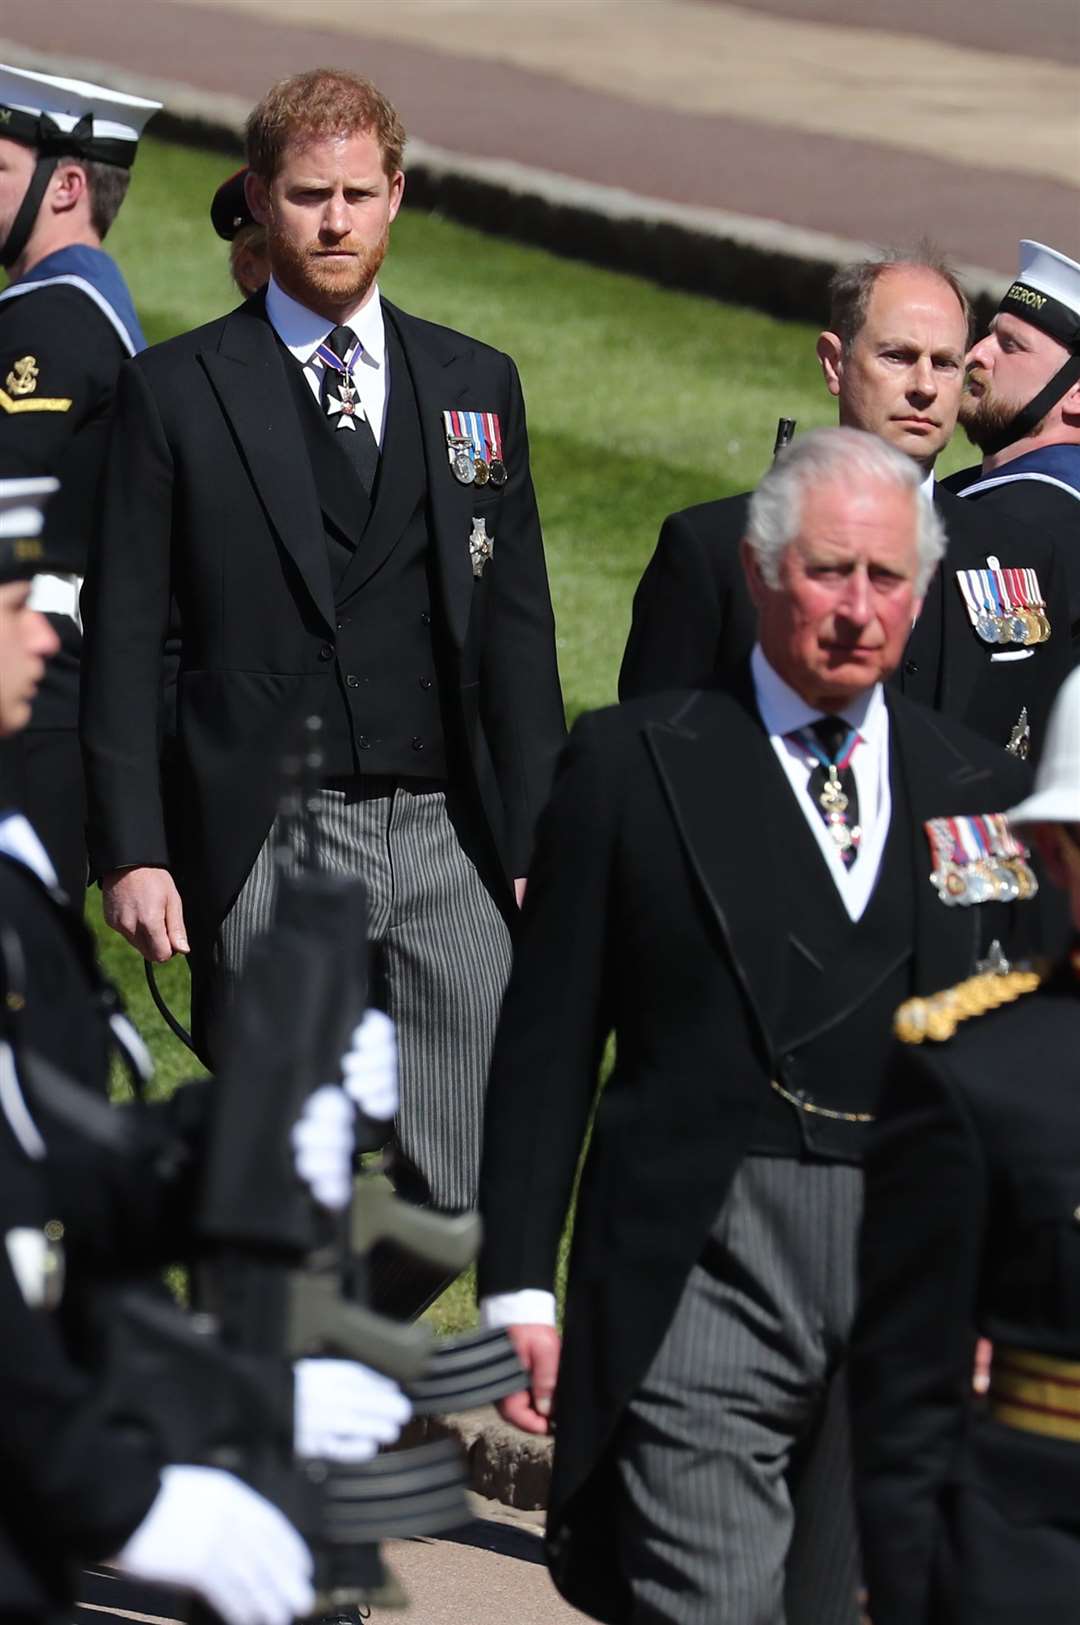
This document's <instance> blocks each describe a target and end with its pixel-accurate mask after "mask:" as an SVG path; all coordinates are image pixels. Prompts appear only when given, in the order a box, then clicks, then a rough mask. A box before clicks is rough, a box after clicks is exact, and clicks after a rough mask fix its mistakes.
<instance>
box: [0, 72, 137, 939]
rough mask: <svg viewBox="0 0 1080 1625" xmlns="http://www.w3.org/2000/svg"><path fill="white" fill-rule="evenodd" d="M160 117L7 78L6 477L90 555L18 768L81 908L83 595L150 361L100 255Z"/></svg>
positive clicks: (43, 601) (37, 597)
mask: <svg viewBox="0 0 1080 1625" xmlns="http://www.w3.org/2000/svg"><path fill="white" fill-rule="evenodd" d="M159 106H160V103H158V102H152V101H145V100H143V99H142V98H141V97H137V96H124V95H121V94H119V93H118V92H116V91H113V90H106V89H103V88H102V87H101V86H99V85H90V84H84V83H82V82H81V81H79V80H75V79H57V78H54V77H53V76H52V75H50V74H43V73H30V72H27V71H25V70H23V69H18V68H11V67H6V66H3V65H0V260H2V262H3V264H4V267H5V268H6V270H7V273H8V276H9V278H10V282H9V285H8V287H7V288H6V289H5V291H4V292H3V293H0V473H5V474H8V475H11V474H12V473H14V472H17V471H22V470H25V469H33V471H34V472H36V473H42V472H49V473H53V474H56V475H58V476H59V477H60V478H61V480H62V482H63V488H62V492H61V494H60V496H59V497H58V499H57V501H56V502H55V503H54V504H53V505H52V508H51V510H50V518H49V522H50V526H51V527H55V528H56V529H57V531H58V532H59V531H63V532H65V533H66V534H69V535H70V536H71V537H72V538H74V539H77V541H78V543H79V547H78V549H77V553H78V557H76V558H75V560H74V561H73V562H74V563H75V565H76V566H77V571H76V573H73V574H69V575H65V576H58V575H48V576H44V575H43V576H42V577H40V578H39V579H38V581H37V582H36V583H35V586H34V596H33V603H34V607H35V608H36V609H40V610H42V611H43V612H44V613H45V614H47V615H48V617H49V619H50V621H51V623H52V625H53V628H54V630H55V631H56V632H57V634H58V635H59V637H60V645H61V647H60V652H59V654H58V655H57V657H56V659H55V660H54V661H53V662H52V664H51V665H50V667H49V668H48V671H47V674H46V677H45V681H44V683H43V684H42V686H41V689H40V690H39V693H38V696H37V700H36V701H35V704H34V711H33V715H32V717H31V720H30V727H29V729H28V730H27V731H26V732H25V733H24V734H23V735H22V737H21V738H20V740H19V741H18V745H17V747H15V748H14V749H13V750H12V751H10V752H9V754H10V755H11V757H12V761H11V762H10V763H8V764H7V766H8V772H9V775H10V774H11V772H12V771H16V772H18V774H19V775H20V777H21V784H20V785H19V786H18V791H19V796H20V800H21V803H22V805H23V807H24V809H25V810H26V812H27V814H28V815H29V817H30V818H31V820H32V822H33V823H34V825H35V827H36V828H37V829H38V831H39V832H40V834H41V837H42V840H43V841H44V843H45V846H46V849H47V851H48V853H49V856H50V858H51V860H52V862H53V864H54V865H55V867H56V870H57V873H58V874H59V877H60V882H61V885H62V887H63V889H64V891H65V892H66V893H67V894H68V896H69V898H70V899H71V901H72V903H73V904H74V905H75V906H76V907H77V908H81V906H82V897H83V890H84V887H85V883H86V842H85V836H84V829H83V826H84V824H85V797H84V792H83V781H82V766H81V762H80V759H79V738H78V714H79V661H80V655H81V650H82V624H81V620H80V615H79V586H80V578H81V576H82V575H83V573H84V570H85V562H86V549H87V546H88V544H89V539H90V527H91V525H92V523H93V516H94V514H95V512H96V508H97V489H98V480H99V476H100V471H101V467H102V464H103V461H104V455H105V438H106V436H105V430H106V425H107V421H108V418H109V415H110V413H111V410H112V401H113V393H114V390H115V387H116V378H117V374H118V372H119V370H120V365H121V363H122V362H123V361H124V360H126V359H127V357H128V356H132V355H134V354H135V353H136V352H137V351H139V350H142V349H144V348H145V340H144V338H143V335H142V332H141V330H140V328H139V323H138V319H137V318H136V315H135V308H134V306H133V304H132V302H131V295H130V294H129V292H128V290H127V287H126V285H125V283H124V279H123V277H122V276H121V274H120V271H119V269H118V267H117V265H116V263H115V261H113V260H112V259H111V258H110V257H109V255H108V254H106V253H105V251H104V250H103V248H102V246H101V243H102V239H103V238H104V237H105V235H106V233H107V232H108V230H109V227H110V226H111V225H112V223H113V220H114V219H115V217H116V214H117V211H118V210H119V208H120V205H121V203H122V202H123V199H124V194H125V192H126V191H127V185H128V179H129V171H130V167H131V164H132V162H133V161H134V158H135V153H136V149H137V145H138V140H139V136H140V133H141V131H142V128H143V125H144V124H145V123H146V121H147V119H148V118H149V117H150V116H151V114H153V113H155V112H156V111H157V110H158V107H159Z"/></svg>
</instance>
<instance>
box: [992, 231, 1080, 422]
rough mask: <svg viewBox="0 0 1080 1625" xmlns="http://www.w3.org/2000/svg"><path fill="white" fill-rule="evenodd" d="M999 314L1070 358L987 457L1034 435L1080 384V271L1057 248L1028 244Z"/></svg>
mask: <svg viewBox="0 0 1080 1625" xmlns="http://www.w3.org/2000/svg"><path fill="white" fill-rule="evenodd" d="M998 314H999V315H1009V316H1016V317H1018V318H1019V320H1020V321H1022V322H1028V323H1029V324H1030V325H1031V326H1032V327H1037V328H1039V329H1040V331H1041V332H1043V333H1048V334H1049V335H1050V337H1051V338H1053V339H1056V340H1057V341H1058V343H1059V344H1063V345H1064V346H1065V348H1066V349H1067V350H1068V351H1069V352H1070V353H1069V355H1068V357H1067V358H1066V360H1065V362H1064V363H1063V365H1062V366H1061V367H1059V368H1058V370H1057V372H1056V373H1055V374H1054V376H1053V377H1052V378H1051V379H1050V380H1049V382H1048V383H1047V384H1045V385H1044V387H1043V388H1042V389H1041V390H1040V391H1039V393H1038V394H1037V395H1036V396H1035V398H1034V400H1031V401H1029V402H1028V403H1027V405H1026V406H1024V407H1022V408H1021V410H1020V411H1019V412H1018V413H1017V414H1016V416H1015V417H1014V418H1013V419H1012V421H1011V423H1009V424H1008V425H1007V426H1006V428H1004V429H1003V430H1002V431H1001V434H1000V435H999V436H998V438H997V440H996V441H995V442H992V443H991V444H988V445H984V446H983V449H984V451H988V452H991V453H995V452H998V451H1001V450H1002V449H1003V447H1005V446H1011V445H1013V444H1014V443H1015V442H1016V441H1017V440H1022V439H1023V438H1024V437H1025V435H1028V434H1030V433H1031V431H1032V429H1034V427H1035V425H1036V424H1037V423H1039V422H1041V420H1042V419H1043V418H1044V417H1045V416H1046V414H1047V412H1049V410H1050V408H1051V407H1052V406H1056V405H1057V403H1058V401H1060V399H1061V397H1062V396H1063V395H1064V394H1066V392H1067V391H1068V390H1070V389H1071V388H1072V386H1073V384H1075V383H1076V381H1077V379H1080V265H1078V264H1077V263H1076V261H1075V260H1071V259H1069V258H1068V256H1067V255H1065V254H1060V253H1058V251H1057V249H1056V248H1048V247H1047V246H1046V244H1045V243H1035V242H1031V241H1030V240H1029V239H1028V238H1024V239H1023V240H1022V241H1021V243H1020V269H1019V271H1018V272H1017V274H1016V278H1015V280H1014V281H1013V282H1012V283H1011V284H1010V286H1009V287H1008V289H1007V290H1006V293H1005V297H1004V298H1003V299H1002V301H1001V304H1000V305H999V306H998Z"/></svg>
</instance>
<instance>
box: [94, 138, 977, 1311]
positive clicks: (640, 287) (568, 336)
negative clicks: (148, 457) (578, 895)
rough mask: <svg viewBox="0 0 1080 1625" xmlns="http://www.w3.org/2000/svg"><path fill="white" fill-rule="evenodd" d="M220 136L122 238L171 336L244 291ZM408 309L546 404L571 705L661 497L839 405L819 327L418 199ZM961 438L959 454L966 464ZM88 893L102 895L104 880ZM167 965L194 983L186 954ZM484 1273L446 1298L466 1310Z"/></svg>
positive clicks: (410, 243)
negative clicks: (583, 261)
mask: <svg viewBox="0 0 1080 1625" xmlns="http://www.w3.org/2000/svg"><path fill="white" fill-rule="evenodd" d="M231 167H233V166H231V165H230V163H229V160H228V159H225V158H222V157H221V156H220V155H216V154H214V155H212V154H205V153H199V152H194V151H191V150H188V149H185V148H181V147H171V146H167V145H164V144H162V143H159V142H154V141H147V142H145V143H144V144H143V147H142V148H141V149H140V156H139V160H138V163H137V164H136V166H135V171H134V178H133V182H132V190H131V195H130V197H129V199H128V202H127V204H126V205H125V208H124V210H123V213H122V215H121V218H120V221H119V223H118V225H117V226H116V228H115V230H114V231H113V233H112V235H111V237H110V240H109V247H110V249H111V250H112V251H113V253H114V254H115V255H116V257H117V259H118V260H119V261H120V263H121V265H122V266H123V268H124V271H125V273H126V275H127V277H128V280H129V282H130V285H131V288H132V291H133V294H134V296H135V301H136V304H137V306H138V308H139V311H140V314H141V316H142V319H143V322H144V326H145V328H146V332H147V336H148V338H149V339H150V341H151V342H152V343H153V342H156V341H159V340H161V339H165V338H168V337H169V336H170V335H172V334H174V333H177V332H180V331H183V330H184V329H185V328H188V327H192V326H194V325H196V324H198V323H200V322H203V321H207V320H209V319H211V318H212V317H214V316H216V315H219V314H220V313H221V312H223V311H224V310H226V309H228V308H229V307H230V306H231V305H232V304H234V303H235V298H234V295H233V292H232V288H231V284H230V282H229V280H228V276H227V271H226V259H225V248H224V245H223V244H221V243H220V242H219V241H218V240H217V238H216V237H215V236H214V235H213V232H212V230H211V227H210V223H209V214H208V210H209V200H210V197H211V195H212V193H213V191H214V189H215V187H216V186H217V184H218V183H219V181H220V180H221V179H222V178H223V177H224V176H225V175H226V174H227V173H229V171H230V168H231ZM380 281H381V286H382V288H383V290H384V292H385V293H386V295H387V296H388V297H389V298H390V299H393V300H394V301H396V302H397V303H400V304H401V305H402V306H404V307H405V308H406V309H408V310H412V311H416V312H417V313H419V314H421V315H424V316H426V317H428V318H430V319H432V320H434V321H439V322H444V323H447V324H448V325H450V326H453V327H459V328H462V329H464V330H465V331H466V332H471V333H475V334H477V335H478V336H480V337H482V338H483V339H485V340H486V341H487V342H489V343H491V344H495V345H497V346H499V347H500V348H502V349H505V350H507V351H509V352H510V354H511V355H513V356H514V357H515V359H516V361H517V363H518V367H519V369H520V371H521V376H522V380H523V383H524V388H525V396H526V401H527V405H528V411H529V427H530V440H531V446H532V465H533V471H534V476H535V480H536V488H537V494H538V498H539V503H540V513H541V517H542V519H543V525H544V536H545V542H546V547H547V557H548V564H549V569H550V573H551V585H552V596H553V598H554V603H555V612H556V618H557V621H558V639H559V657H560V663H561V670H562V677H563V687H564V691H565V694H566V701H567V709H568V712H569V714H570V716H571V717H573V716H576V715H577V713H578V712H580V711H581V710H583V709H586V708H588V707H592V706H597V705H604V704H607V703H609V702H610V701H612V700H613V699H614V698H615V683H616V676H617V672H618V665H619V659H620V656H621V652H622V647H623V643H624V641H625V638H626V632H627V628H628V626H629V620H630V601H631V597H632V595H633V590H634V586H635V584H636V582H637V580H638V577H639V576H640V574H641V571H642V568H643V566H644V564H645V562H646V560H647V559H648V557H649V554H650V552H651V550H652V547H653V545H654V543H655V540H656V534H657V530H658V527H659V525H660V522H661V520H662V519H663V517H664V515H665V514H667V513H669V512H671V511H672V510H673V509H676V508H681V507H685V506H687V505H688V504H690V503H693V502H701V501H705V500H706V499H708V498H710V497H715V496H722V495H725V494H727V493H729V492H733V491H739V490H744V489H746V487H747V486H749V485H752V484H753V483H754V482H755V480H756V479H757V478H758V477H759V475H760V474H761V472H762V471H763V470H764V468H765V466H766V465H767V463H768V461H769V457H770V453H771V450H772V444H773V437H774V434H775V429H776V420H777V417H778V416H780V415H781V414H783V415H784V416H789V417H795V418H797V419H798V422H799V427H800V428H801V429H806V428H810V427H811V426H813V425H816V424H825V423H829V422H832V421H834V412H833V407H832V402H831V401H830V399H829V397H828V395H827V394H826V392H825V388H824V385H823V384H822V382H821V379H820V375H819V373H818V369H817V363H816V360H815V358H814V338H815V330H814V329H813V328H811V327H809V326H805V325H802V324H796V323H790V322H781V321H777V320H774V319H773V318H771V317H767V316H762V315H759V314H757V313H756V312H752V311H747V310H741V309H734V308H732V307H729V306H725V305H720V304H716V303H714V302H712V301H709V300H706V299H700V298H695V297H692V296H690V295H687V294H681V293H672V292H668V291H666V290H664V289H662V288H659V287H656V286H654V285H653V284H651V283H648V282H645V281H642V280H641V279H639V278H636V277H633V276H627V275H621V274H616V273H612V272H607V271H600V270H595V269H592V268H590V267H587V266H582V265H577V264H573V263H571V262H568V261H567V260H564V259H560V258H557V257H555V256H553V255H550V254H546V253H544V252H542V251H540V250H538V249H535V248H523V247H519V246H516V245H514V244H512V243H508V242H506V241H504V240H502V239H500V238H495V237H487V236H484V235H482V234H481V233H479V232H476V231H472V230H467V229H465V228H463V227H461V226H458V225H455V224H453V223H452V222H450V221H447V220H445V219H442V218H440V217H437V216H432V215H425V214H419V213H417V214H414V213H411V212H410V211H409V210H408V208H406V209H405V211H404V213H403V214H402V215H401V216H400V218H399V219H398V221H397V223H396V225H395V227H394V240H393V250H392V253H391V255H390V258H389V260H388V262H387V265H386V267H385V268H384V272H383V275H382V277H381V279H380ZM964 450H965V448H963V447H958V448H957V450H956V451H955V452H954V453H953V455H952V459H951V462H950V464H949V466H956V467H958V466H961V463H962V461H963V460H964ZM90 907H91V909H92V910H94V911H96V910H97V900H96V897H95V898H94V899H92V901H91V905H90ZM99 936H100V937H101V939H102V946H103V948H104V950H105V953H106V957H107V960H108V964H109V968H110V971H111V973H112V975H113V976H114V977H115V979H116V980H117V981H118V982H119V983H120V984H121V986H122V987H123V989H124V990H125V993H126V996H127V998H128V1001H129V1004H130V1007H131V1010H132V1014H133V1015H134V1017H135V1018H136V1020H137V1021H138V1024H139V1026H140V1028H141V1030H142V1031H143V1032H144V1033H146V1034H147V1035H148V1036H149V1037H150V1038H151V1041H152V1045H153V1048H154V1051H155V1054H156V1058H157V1060H158V1064H159V1068H160V1076H161V1080H162V1086H163V1087H171V1086H172V1085H173V1083H175V1081H176V1080H177V1079H178V1078H180V1077H182V1076H184V1075H185V1074H186V1072H187V1071H189V1070H190V1068H189V1067H188V1065H187V1058H186V1057H185V1055H184V1053H183V1051H182V1050H181V1049H180V1046H179V1045H178V1044H177V1043H176V1041H175V1040H173V1039H172V1038H171V1036H170V1035H169V1034H168V1033H167V1032H166V1031H165V1029H164V1028H163V1026H162V1024H161V1022H160V1019H159V1018H158V1016H157V1015H156V1013H155V1012H154V1011H153V1009H152V1007H151V1006H150V1004H149V1001H148V999H147V996H146V992H145V986H144V982H143V971H142V965H141V961H139V960H138V958H137V956H136V955H135V954H134V953H133V952H132V951H131V950H129V949H127V948H126V947H125V946H124V945H123V944H122V943H121V942H119V940H118V939H117V938H115V937H112V936H111V934H110V933H107V932H105V931H104V928H100V929H99ZM161 979H162V981H163V983H165V984H166V985H167V987H168V988H169V991H170V995H171V1001H175V1002H176V1003H177V1004H178V1005H181V1004H182V1003H183V1000H184V996H185V981H186V978H185V975H184V972H183V970H182V968H179V967H175V968H174V967H168V968H166V971H165V973H164V975H163V976H162V978H161ZM470 1314H471V1303H470V1293H469V1287H468V1283H464V1284H461V1285H459V1286H458V1287H457V1288H455V1289H454V1291H453V1293H452V1294H448V1295H447V1299H445V1300H444V1301H443V1304H442V1306H441V1308H440V1315H439V1318H440V1320H441V1321H442V1322H443V1323H444V1324H446V1325H458V1324H462V1323H465V1322H467V1320H468V1319H469V1317H470Z"/></svg>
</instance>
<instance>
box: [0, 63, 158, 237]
mask: <svg viewBox="0 0 1080 1625" xmlns="http://www.w3.org/2000/svg"><path fill="white" fill-rule="evenodd" d="M161 105H162V104H161V103H160V102H153V101H148V100H147V99H146V98H145V97H143V96H127V95H125V94H124V93H123V92H122V91H119V90H109V89H107V88H106V87H105V86H104V85H91V84H88V83H87V82H86V81H85V80H82V79H60V78H57V77H56V75H55V74H51V73H33V72H31V71H30V70H29V69H28V68H14V67H11V66H9V65H8V64H7V63H0V139H3V140H7V141H18V142H20V143H21V145H23V146H25V147H33V148H35V149H36V151H37V154H38V161H37V167H36V169H35V171H34V175H33V178H32V180H31V182H30V185H29V187H28V188H27V191H26V195H25V197H24V198H23V201H22V205H21V207H20V209H19V212H18V214H17V215H16V217H15V221H14V223H13V225H12V227H11V230H10V231H9V233H8V238H7V242H6V243H5V244H4V247H3V251H2V254H0V259H2V261H3V264H4V265H12V264H14V262H15V260H17V259H18V257H19V255H20V254H21V253H22V251H23V248H24V247H25V246H26V240H27V238H28V237H29V235H30V231H31V228H32V227H33V224H34V221H35V219H36V218H37V212H38V209H39V208H40V207H41V200H42V198H43V197H44V196H45V188H46V187H47V186H48V184H49V180H50V178H51V177H52V174H53V171H54V170H55V168H56V164H57V161H58V160H59V159H60V158H64V157H74V158H86V159H88V160H89V161H91V162H93V163H99V164H115V165H116V166H117V167H118V168H120V169H130V168H131V165H132V164H133V163H134V162H135V153H136V151H137V149H138V145H139V137H140V136H141V134H142V131H143V126H144V125H145V124H146V122H147V120H148V119H149V118H150V117H151V116H152V115H153V114H154V113H156V112H158V111H159V109H160V107H161Z"/></svg>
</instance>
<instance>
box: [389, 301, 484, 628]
mask: <svg viewBox="0 0 1080 1625" xmlns="http://www.w3.org/2000/svg"><path fill="white" fill-rule="evenodd" d="M383 310H384V312H385V314H386V316H387V318H388V320H389V321H390V322H391V323H393V326H394V331H395V333H396V334H397V337H398V339H399V340H400V342H401V350H402V354H403V356H404V358H405V364H406V366H407V367H408V369H409V375H410V378H411V379H412V386H413V389H414V391H415V393H416V409H417V413H418V415H419V418H420V435H421V439H422V441H423V446H424V463H425V467H426V473H427V488H428V500H429V506H430V511H431V529H432V536H433V540H434V544H435V553H436V557H437V560H438V567H439V575H440V579H441V582H442V588H443V605H444V610H445V615H446V625H447V628H448V630H449V633H450V636H451V637H452V639H453V641H454V644H455V646H456V647H457V648H458V649H460V648H461V647H462V645H463V644H464V642H465V633H466V630H467V628H468V624H469V613H470V611H471V609H472V595H473V574H472V561H471V559H470V557H469V535H470V533H471V531H472V517H473V488H472V486H471V485H461V484H459V482H458V481H457V480H456V479H455V478H454V476H453V474H452V473H451V472H450V463H449V459H448V458H447V455H446V432H445V429H444V428H443V413H444V412H445V411H449V410H451V409H454V408H457V407H459V406H464V407H474V406H478V405H479V406H484V404H485V403H484V402H477V401H476V400H475V398H474V396H473V391H472V387H471V377H470V373H469V370H468V368H467V366H466V361H467V356H468V343H469V341H468V340H467V339H464V338H462V339H460V341H456V340H455V338H454V337H453V336H451V337H450V338H448V337H447V335H446V334H445V332H443V331H441V330H440V331H437V332H436V331H434V330H433V329H431V328H430V327H428V325H427V324H426V323H423V322H418V321H417V320H416V319H415V318H414V317H412V316H408V315H406V314H405V312H404V311H401V310H398V309H397V308H396V307H395V306H394V305H390V304H387V303H386V302H385V300H384V302H383Z"/></svg>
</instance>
